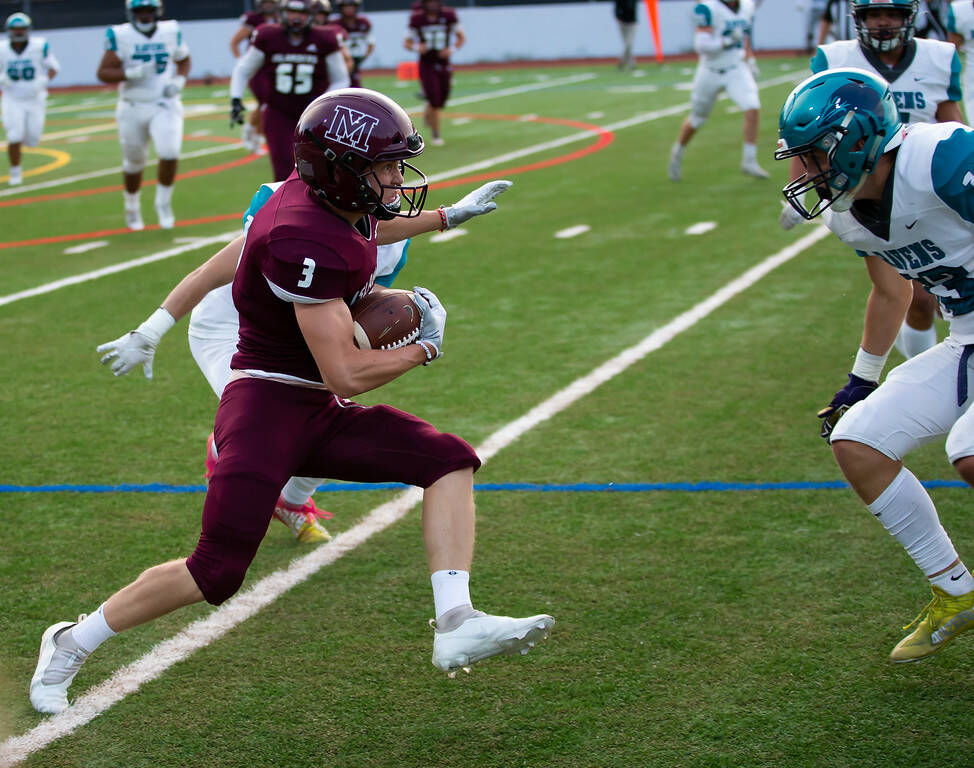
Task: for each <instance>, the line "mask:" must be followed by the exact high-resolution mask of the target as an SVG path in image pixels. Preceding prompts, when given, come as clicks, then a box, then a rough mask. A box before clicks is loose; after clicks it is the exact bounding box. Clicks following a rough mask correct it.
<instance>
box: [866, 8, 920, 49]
mask: <svg viewBox="0 0 974 768" xmlns="http://www.w3.org/2000/svg"><path fill="white" fill-rule="evenodd" d="M850 8H851V11H852V19H853V21H854V22H855V24H856V34H857V35H858V37H859V42H860V43H862V44H863V45H864V46H866V47H867V48H871V49H872V50H874V51H876V52H877V53H883V52H885V51H895V50H896V49H897V48H899V47H900V46H901V45H906V43H908V42H909V41H910V40H912V39H913V30H914V23H915V22H916V18H917V11H918V10H919V8H920V3H919V2H918V0H852V2H851V4H850ZM879 9H885V10H893V11H897V12H899V13H900V14H901V15H902V18H903V23H902V24H901V25H900V26H894V25H889V26H886V25H882V26H880V25H876V24H873V25H867V24H866V20H867V18H868V16H869V14H870V12H871V11H874V10H879Z"/></svg>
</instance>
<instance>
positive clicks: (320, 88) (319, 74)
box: [251, 24, 338, 118]
mask: <svg viewBox="0 0 974 768" xmlns="http://www.w3.org/2000/svg"><path fill="white" fill-rule="evenodd" d="M251 45H252V46H253V47H254V48H256V49H257V50H259V51H260V52H261V53H263V54H264V64H263V66H262V67H261V68H260V69H259V70H258V71H257V74H256V75H254V80H255V81H259V83H260V86H259V87H260V88H261V89H263V90H262V92H263V93H266V94H267V101H266V104H267V106H269V107H271V108H273V109H276V110H278V111H279V112H283V113H284V114H287V115H291V116H292V117H294V118H298V117H300V116H301V113H302V112H304V108H305V107H307V106H308V105H309V104H310V103H311V102H312V101H314V100H315V99H316V98H317V97H318V96H320V95H321V94H323V93H324V92H325V91H327V90H328V85H329V81H328V66H327V64H326V63H325V59H326V58H327V57H328V55H329V54H331V53H334V52H335V51H337V50H338V40H337V39H336V37H335V33H334V32H332V31H331V30H329V29H326V28H324V27H311V28H310V29H309V30H308V31H307V32H306V33H305V34H304V36H303V37H302V38H301V39H300V41H299V42H298V43H297V44H294V43H292V42H291V38H290V37H289V35H288V33H287V32H285V31H284V29H283V28H282V27H281V25H280V24H264V25H263V26H261V27H260V28H259V29H258V30H257V31H256V32H255V33H254V36H253V38H252V40H251Z"/></svg>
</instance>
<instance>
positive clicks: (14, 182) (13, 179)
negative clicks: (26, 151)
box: [7, 165, 24, 187]
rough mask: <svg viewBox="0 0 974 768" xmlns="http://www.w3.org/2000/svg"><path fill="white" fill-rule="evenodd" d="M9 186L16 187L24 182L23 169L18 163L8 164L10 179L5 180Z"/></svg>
mask: <svg viewBox="0 0 974 768" xmlns="http://www.w3.org/2000/svg"><path fill="white" fill-rule="evenodd" d="M7 183H8V184H10V186H11V187H16V186H18V185H19V184H23V183H24V169H23V168H21V167H20V166H19V165H13V166H10V180H9V181H8V182H7Z"/></svg>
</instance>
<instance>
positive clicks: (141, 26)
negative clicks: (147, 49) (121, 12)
mask: <svg viewBox="0 0 974 768" xmlns="http://www.w3.org/2000/svg"><path fill="white" fill-rule="evenodd" d="M132 26H133V27H135V28H136V29H137V30H138V31H139V32H142V33H143V34H146V35H148V34H150V33H151V32H152V31H153V30H154V29H155V28H156V21H155V19H153V20H152V21H150V22H148V23H146V22H140V21H136V20H135V19H133V20H132Z"/></svg>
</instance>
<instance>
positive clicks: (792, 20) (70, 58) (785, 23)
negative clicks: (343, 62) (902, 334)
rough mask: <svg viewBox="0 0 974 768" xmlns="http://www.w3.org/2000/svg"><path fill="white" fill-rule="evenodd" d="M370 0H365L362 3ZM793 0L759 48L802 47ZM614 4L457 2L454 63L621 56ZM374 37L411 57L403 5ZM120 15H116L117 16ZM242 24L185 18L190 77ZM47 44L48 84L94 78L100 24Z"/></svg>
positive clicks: (642, 21) (757, 41) (376, 21)
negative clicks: (459, 34) (461, 34)
mask: <svg viewBox="0 0 974 768" xmlns="http://www.w3.org/2000/svg"><path fill="white" fill-rule="evenodd" d="M694 4H695V3H694V1H693V0H673V1H672V2H662V3H660V27H661V29H660V36H661V38H662V42H663V53H664V54H665V55H673V54H681V53H689V52H691V51H692V46H693V28H692V26H693V16H692V10H693V6H694ZM366 5H367V3H366ZM796 5H797V4H796V3H795V2H794V0H764V3H763V4H762V5H761V7H760V8H759V9H758V12H757V17H756V19H755V24H754V47H755V49H757V50H780V49H789V48H790V49H797V48H801V47H803V46H804V29H805V22H804V18H803V16H802V13H801V12H800V11H799V10H798V9H797V8H796ZM612 9H613V4H612V3H606V2H592V3H565V4H555V5H518V6H511V5H508V6H500V7H492V8H464V7H463V6H462V5H458V6H457V10H458V13H459V16H460V23H461V24H462V25H463V28H464V30H465V31H466V33H467V45H466V46H464V47H463V48H462V49H461V50H460V51H458V52H457V54H456V55H455V57H454V62H455V63H457V64H473V63H477V62H503V61H512V60H521V59H525V60H528V59H583V58H597V57H606V56H618V55H619V49H620V47H621V44H620V40H619V30H618V27H617V25H616V22H615V18H614V17H613V12H612ZM366 15H367V16H368V17H369V19H371V21H372V23H373V25H374V29H375V37H376V49H375V53H374V54H373V55H372V56H371V57H370V59H369V60H368V62H366V66H367V67H371V68H394V67H395V66H396V65H397V64H398V63H399V62H400V61H406V60H411V59H413V58H414V55H413V54H410V53H409V52H408V51H406V50H404V49H403V47H402V40H403V37H404V36H405V28H406V22H407V19H408V14H407V12H406V11H383V12H377V13H367V14H366ZM121 20H122V19H119V21H121ZM238 27H239V22H238V20H237V19H225V20H224V19H221V20H215V21H193V22H185V23H183V24H182V29H183V36H184V38H185V39H186V42H187V43H188V44H189V46H190V50H191V51H192V57H193V69H192V72H191V73H190V77H191V78H199V77H203V76H205V75H211V76H213V77H228V76H229V74H230V71H231V69H232V68H233V58H232V56H231V55H230V48H229V44H228V43H229V40H230V37H231V36H232V35H233V33H234V31H236V29H237V28H238ZM38 34H42V35H45V36H46V37H47V38H48V40H49V41H50V43H51V48H52V50H53V51H54V53H55V55H56V56H57V57H58V59H59V60H60V62H61V73H60V74H59V75H58V77H57V79H56V80H55V81H54V83H53V85H61V86H65V85H95V84H97V80H96V78H95V70H96V69H97V66H98V60H99V59H100V58H101V52H102V50H103V47H102V41H103V38H104V34H105V30H104V28H103V27H81V28H74V29H54V30H38ZM635 47H636V53H637V55H639V56H651V55H653V53H654V48H653V42H652V36H651V34H650V31H649V24H648V23H647V21H646V14H645V9H644V7H643V6H640V13H639V26H638V29H637V33H636V43H635Z"/></svg>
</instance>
